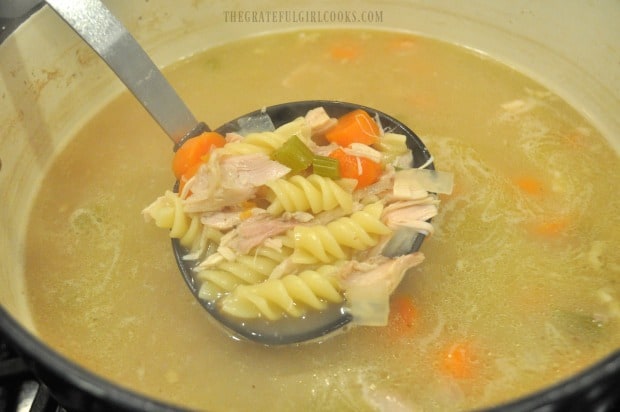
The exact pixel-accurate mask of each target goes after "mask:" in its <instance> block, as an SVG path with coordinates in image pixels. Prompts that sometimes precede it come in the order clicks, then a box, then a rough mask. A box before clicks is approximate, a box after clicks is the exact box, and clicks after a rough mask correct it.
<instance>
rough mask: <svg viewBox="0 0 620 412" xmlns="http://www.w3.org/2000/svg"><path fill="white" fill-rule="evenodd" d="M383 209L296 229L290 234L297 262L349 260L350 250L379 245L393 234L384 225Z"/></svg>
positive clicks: (373, 206)
mask: <svg viewBox="0 0 620 412" xmlns="http://www.w3.org/2000/svg"><path fill="white" fill-rule="evenodd" d="M382 210H383V205H382V204H381V202H377V203H373V204H370V205H367V206H366V207H364V209H362V210H360V211H358V212H355V213H353V214H352V215H351V216H345V217H341V218H340V219H336V220H334V221H333V222H330V223H328V224H327V225H316V226H296V227H295V228H294V229H293V230H292V234H290V236H292V237H293V240H294V245H295V249H294V251H293V255H292V260H293V262H295V263H300V264H312V263H317V262H323V263H329V262H333V261H336V260H342V259H347V258H348V257H349V255H350V253H348V252H349V250H347V248H350V249H354V250H364V249H367V248H368V247H370V246H373V245H375V244H377V242H378V239H379V237H381V236H384V235H388V234H390V233H391V232H392V231H391V230H390V229H389V228H388V227H387V226H386V225H385V224H383V222H381V212H382ZM289 233H291V232H289Z"/></svg>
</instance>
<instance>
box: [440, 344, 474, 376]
mask: <svg viewBox="0 0 620 412" xmlns="http://www.w3.org/2000/svg"><path fill="white" fill-rule="evenodd" d="M475 363H476V359H475V358H474V354H473V352H472V348H471V345H470V344H469V343H467V342H457V343H455V344H454V345H452V346H450V348H448V350H446V351H445V352H443V353H442V354H441V365H440V366H441V369H442V371H443V372H444V373H446V374H447V375H450V376H452V377H454V378H457V379H464V378H469V377H471V376H472V374H473V366H474V365H475Z"/></svg>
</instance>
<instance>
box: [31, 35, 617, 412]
mask: <svg viewBox="0 0 620 412" xmlns="http://www.w3.org/2000/svg"><path fill="white" fill-rule="evenodd" d="M166 74H167V76H168V77H169V79H170V80H171V82H172V83H173V85H174V87H175V88H176V89H177V90H178V91H179V92H180V94H181V96H182V98H183V99H184V100H186V101H187V102H188V103H189V105H190V106H191V108H192V110H193V111H194V112H195V113H196V114H197V115H198V117H200V118H201V119H203V120H206V121H207V122H208V123H209V124H210V125H211V126H213V127H216V126H218V125H219V124H221V123H223V122H224V121H226V120H228V119H230V118H234V117H237V116H239V115H241V114H243V113H246V112H248V111H251V110H254V109H257V108H260V107H262V106H265V105H270V104H276V103H282V102H285V101H292V100H305V99H313V98H317V99H319V98H320V99H339V100H346V101H352V102H357V103H361V104H364V105H368V106H371V107H375V108H377V109H379V110H382V111H384V112H387V113H390V114H392V115H394V116H395V117H397V118H399V119H401V120H402V121H404V122H405V123H406V124H407V125H408V126H410V127H411V128H412V129H413V130H415V131H416V132H417V133H418V134H419V135H420V136H421V137H422V139H423V140H424V141H425V142H426V144H427V145H428V146H429V148H430V149H431V151H432V153H433V155H434V157H435V159H436V166H437V168H438V169H441V170H445V171H449V172H451V173H453V174H454V176H455V182H456V188H455V191H454V193H453V194H452V195H450V196H443V197H442V198H441V205H440V214H439V216H438V217H437V218H435V219H434V224H435V226H436V229H437V232H436V233H435V235H434V236H433V237H431V238H430V239H428V240H427V241H426V242H425V243H424V245H423V247H422V251H423V252H424V254H425V255H426V261H425V262H424V263H423V264H422V265H421V266H419V267H417V268H415V269H414V270H412V271H411V273H410V274H409V275H408V277H406V279H405V281H404V282H403V283H402V284H401V287H400V288H399V289H398V290H397V291H396V295H399V296H409V297H410V298H411V299H412V301H413V303H414V306H415V313H414V315H413V323H412V326H411V327H404V328H402V327H401V328H399V327H396V326H395V325H394V324H391V325H389V326H387V327H385V328H371V327H367V328H366V327H364V328H362V327H360V328H356V329H354V330H352V331H351V332H349V333H347V334H344V335H341V336H337V337H334V338H332V339H330V340H328V341H326V342H324V343H321V344H309V345H302V346H299V347H286V348H267V347H262V346H259V345H257V344H254V343H245V342H238V341H235V340H232V339H230V338H229V337H228V336H227V335H226V334H225V333H223V332H222V331H221V330H220V329H219V328H218V326H217V325H214V324H213V323H212V322H211V321H210V319H209V317H208V315H207V314H206V312H205V311H204V310H203V309H202V308H201V306H200V305H199V304H198V303H197V302H196V301H195V300H194V298H193V297H192V296H191V294H190V292H189V290H188V288H187V287H186V286H185V284H184V282H183V279H182V278H181V276H180V274H179V272H178V270H177V268H176V265H175V262H174V258H173V256H172V250H171V246H170V242H169V240H168V237H167V233H166V232H165V231H162V230H161V229H158V228H156V227H154V225H152V224H146V223H145V222H144V221H143V219H142V217H141V215H140V212H141V210H142V208H144V207H145V206H146V205H148V204H149V203H150V202H151V201H152V200H153V199H155V198H156V197H157V196H159V195H160V194H162V193H163V192H164V190H166V189H168V188H170V187H171V186H172V184H173V177H172V173H171V166H170V165H171V159H172V147H171V143H170V141H169V140H168V139H167V138H166V137H165V136H164V134H163V132H161V131H160V130H159V129H158V127H157V126H156V124H155V123H154V121H153V120H152V119H150V118H149V117H148V115H147V114H146V112H145V111H144V110H143V109H142V108H141V107H140V106H139V105H138V103H136V102H135V101H134V99H133V98H132V97H131V96H130V95H128V94H123V95H121V96H120V97H118V98H117V99H116V100H114V101H113V102H111V103H110V104H109V105H107V106H106V107H104V108H102V110H101V111H100V112H99V113H98V114H97V115H96V116H94V117H93V118H92V119H90V120H89V121H88V122H87V124H86V125H85V126H84V127H83V128H82V129H81V130H79V131H78V132H77V133H76V135H75V137H74V138H72V140H71V142H70V143H69V144H68V146H67V147H66V149H65V150H64V151H63V152H62V153H61V154H60V155H59V156H58V158H57V160H56V161H55V163H54V164H53V167H52V168H51V170H50V171H49V173H48V174H47V176H46V177H45V179H44V180H43V182H42V186H41V189H40V194H39V196H38V198H37V199H36V202H35V204H34V206H33V210H32V218H31V223H30V229H29V234H28V244H27V256H26V259H27V261H26V264H27V276H28V279H27V284H28V292H29V298H30V304H31V307H32V311H33V313H34V316H35V321H36V324H37V327H38V330H39V332H40V334H41V336H42V338H43V339H44V340H45V341H46V342H47V343H48V344H49V345H51V346H52V347H54V348H55V349H57V350H58V351H60V352H61V353H63V354H65V355H66V356H68V357H69V358H70V359H72V360H74V361H75V362H77V363H79V364H81V365H84V366H85V367H87V368H88V369H90V370H92V371H94V372H95V373H97V374H99V375H101V376H104V377H106V378H109V379H110V380H112V381H114V382H118V383H120V384H121V385H124V386H126V387H128V388H131V389H132V390H135V391H137V392H140V393H143V394H146V395H149V396H153V397H155V398H159V399H163V400H166V401H169V402H173V403H176V404H180V405H185V406H188V407H192V408H198V409H210V410H214V411H217V410H227V411H232V410H239V411H242V410H273V411H276V410H283V411H286V410H337V411H346V410H351V411H364V410H375V409H381V408H386V409H390V408H395V407H396V406H404V407H408V408H412V409H415V408H423V409H424V410H434V409H437V410H443V409H446V408H449V409H468V408H476V407H483V406H489V405H493V404H497V403H499V402H504V401H508V400H511V399H514V398H516V397H518V396H521V395H524V394H526V393H528V392H531V391H534V390H538V389H541V388H542V387H544V386H546V385H549V384H553V383H556V382H558V381H559V380H561V379H564V378H567V377H569V376H570V375H572V374H574V373H576V372H578V371H580V370H582V369H583V368H584V367H587V366H588V365H591V364H593V363H594V362H595V361H598V360H599V359H601V358H602V357H604V356H605V355H607V354H609V353H611V352H613V351H614V350H617V349H618V348H619V347H620V303H619V299H620V283H619V282H618V274H619V272H620V253H619V252H618V248H617V245H618V244H619V240H620V234H619V232H618V231H617V230H616V228H617V227H619V226H620V218H619V217H618V213H617V212H618V210H620V202H619V198H618V196H617V194H616V193H615V192H613V190H614V189H613V188H614V187H615V185H616V183H617V178H618V176H620V173H619V172H620V162H619V159H618V154H617V153H615V152H614V151H613V149H612V148H611V147H610V146H609V145H608V144H607V143H606V141H605V140H604V139H603V137H602V136H601V135H600V134H599V133H598V132H597V131H596V130H595V129H594V128H593V127H592V126H591V125H590V124H589V123H588V121H587V120H586V119H585V118H584V117H583V116H582V115H580V114H579V113H577V112H576V111H575V110H574V109H572V108H571V107H569V106H568V105H567V104H566V103H565V102H564V101H563V100H562V99H561V98H559V97H558V96H557V95H555V94H553V93H551V92H550V91H548V90H547V89H545V87H544V86H542V85H540V84H537V83H535V82H534V81H532V80H530V79H528V78H526V77H524V76H523V75H521V74H519V73H517V72H515V71H514V70H512V69H511V68H509V67H506V66H505V65H503V64H500V63H498V62H496V61H494V60H492V59H490V58H488V57H485V56H482V55H479V54H476V53H474V52H472V51H469V50H465V49H462V48H459V47H457V46H454V45H449V44H444V43H441V42H438V41H434V40H430V39H426V38H422V37H415V36H413V35H409V34H404V33H392V32H379V31H362V30H348V31H336V30H334V31H331V30H325V31H305V32H290V33H281V34H272V35H267V36H264V37H257V38H251V39H245V40H243V41H240V42H237V43H231V44H227V45H226V46H225V47H221V48H216V49H212V50H209V51H207V52H205V53H203V54H200V55H197V56H194V57H192V58H189V59H188V60H186V61H182V62H179V63H178V64H176V65H175V66H174V67H170V68H169V69H168V70H167V72H166ZM458 348H464V349H463V351H464V352H459V351H458ZM451 349H456V351H454V350H453V351H452V357H450V355H449V354H450V353H451V352H450V351H451ZM459 353H461V354H463V358H464V359H458V354H459ZM446 359H447V360H446Z"/></svg>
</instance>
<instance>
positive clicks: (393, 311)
mask: <svg viewBox="0 0 620 412" xmlns="http://www.w3.org/2000/svg"><path fill="white" fill-rule="evenodd" d="M415 318H416V309H415V306H414V304H413V299H411V297H409V296H406V295H398V296H394V297H392V300H391V302H390V317H389V321H388V327H389V328H390V329H391V330H392V331H393V332H395V334H396V335H399V336H400V335H403V334H405V333H407V332H409V331H411V330H413V326H414V322H415Z"/></svg>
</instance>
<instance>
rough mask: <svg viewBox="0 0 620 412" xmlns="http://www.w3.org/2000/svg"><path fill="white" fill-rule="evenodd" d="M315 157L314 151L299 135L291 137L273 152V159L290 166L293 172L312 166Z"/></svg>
mask: <svg viewBox="0 0 620 412" xmlns="http://www.w3.org/2000/svg"><path fill="white" fill-rule="evenodd" d="M313 157H314V155H313V153H312V151H311V150H310V149H309V148H308V146H306V145H305V144H304V142H302V141H301V140H300V139H299V137H297V136H292V137H291V138H289V139H288V140H287V141H286V142H284V144H283V145H282V146H281V147H279V148H278V149H276V150H274V151H273V153H272V154H271V158H272V159H273V160H275V161H277V162H279V163H282V164H283V165H284V166H286V167H289V168H290V169H291V172H293V173H298V172H301V171H302V170H306V169H307V168H308V167H310V165H311V164H312V159H313Z"/></svg>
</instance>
